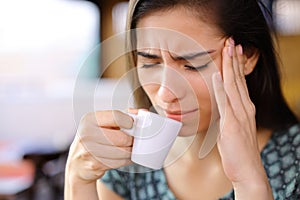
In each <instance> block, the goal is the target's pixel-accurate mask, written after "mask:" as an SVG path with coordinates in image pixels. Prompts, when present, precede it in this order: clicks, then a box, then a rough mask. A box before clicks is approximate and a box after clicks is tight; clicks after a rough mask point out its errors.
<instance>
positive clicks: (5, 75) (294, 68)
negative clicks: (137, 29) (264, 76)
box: [0, 0, 300, 200]
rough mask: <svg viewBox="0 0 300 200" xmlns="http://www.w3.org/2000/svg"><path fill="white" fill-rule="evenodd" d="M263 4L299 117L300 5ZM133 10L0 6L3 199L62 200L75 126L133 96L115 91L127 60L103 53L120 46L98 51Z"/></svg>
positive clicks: (68, 3)
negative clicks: (273, 27)
mask: <svg viewBox="0 0 300 200" xmlns="http://www.w3.org/2000/svg"><path fill="white" fill-rule="evenodd" d="M262 1H263V2H264V4H265V6H266V7H267V8H269V10H270V11H271V12H272V15H273V22H274V24H275V25H276V31H277V33H278V36H279V37H278V52H279V55H280V56H281V62H282V66H283V67H282V72H283V82H282V86H283V89H284V95H285V97H286V98H287V101H288V103H289V105H290V106H291V107H292V108H293V110H294V111H295V113H296V114H297V115H298V117H300V78H299V75H300V1H298V0H276V1H270V0H262ZM127 7H128V2H127V1H121V0H98V1H97V0H91V1H88V0H0V111H1V112H0V200H1V199H3V200H4V199H33V200H35V199H41V198H42V199H44V200H47V199H49V200H52V199H53V200H57V199H63V184H64V166H65V160H66V157H67V153H68V148H69V145H70V143H71V141H72V139H73V137H74V135H75V133H76V122H77V120H78V119H79V118H80V116H81V115H82V114H84V113H85V112H89V111H93V110H95V109H109V108H111V107H114V105H112V104H111V98H112V96H114V97H115V95H118V98H117V99H120V100H122V98H124V97H125V96H126V94H127V93H129V91H130V88H129V86H128V85H127V84H119V86H118V87H121V89H120V90H118V91H121V92H118V93H117V94H114V93H113V91H114V89H115V88H116V85H118V80H119V78H120V77H122V75H123V74H124V72H125V61H124V58H123V57H120V58H118V59H116V60H115V61H114V62H112V63H111V64H110V65H109V68H107V69H104V67H103V65H104V64H103V62H104V61H103V59H101V57H102V56H101V52H110V51H113V50H114V48H115V46H111V47H108V48H106V49H103V48H101V46H100V47H99V46H98V44H99V43H100V42H102V41H105V40H107V39H109V38H110V37H111V36H113V35H115V34H118V33H120V32H122V31H123V30H124V29H125V20H126V13H127ZM270 20H271V19H270ZM120 40H121V39H120ZM120 42H122V41H120ZM83 66H88V67H85V68H84V70H83ZM79 79H80V81H79ZM78 83H80V84H79V85H78ZM120 85H121V86H120ZM74 91H75V92H74ZM75 93H76V94H75ZM87 94H88V95H87ZM74 97H75V98H76V99H75V100H74ZM115 103H116V104H118V103H120V102H115ZM75 104H76V106H74V105H75ZM90 104H92V105H90ZM114 108H115V107H114Z"/></svg>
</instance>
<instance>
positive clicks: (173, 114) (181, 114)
mask: <svg viewBox="0 0 300 200" xmlns="http://www.w3.org/2000/svg"><path fill="white" fill-rule="evenodd" d="M197 110H198V109H194V110H188V111H169V110H164V113H165V115H166V117H168V118H171V119H174V120H176V121H182V120H183V118H185V117H187V116H188V115H189V114H191V113H194V112H196V111H197Z"/></svg>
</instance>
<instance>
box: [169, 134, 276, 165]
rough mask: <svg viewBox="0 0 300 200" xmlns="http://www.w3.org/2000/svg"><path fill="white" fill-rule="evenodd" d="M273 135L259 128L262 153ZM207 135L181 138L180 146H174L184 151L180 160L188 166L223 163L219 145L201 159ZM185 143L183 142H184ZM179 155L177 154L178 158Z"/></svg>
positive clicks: (259, 143)
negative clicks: (201, 150) (202, 147)
mask: <svg viewBox="0 0 300 200" xmlns="http://www.w3.org/2000/svg"><path fill="white" fill-rule="evenodd" d="M271 134H272V131H271V130H268V129H263V128H259V129H258V130H257V140H258V146H259V150H260V151H262V150H263V148H264V146H265V145H266V143H267V142H268V140H269V138H270V136H271ZM204 137H205V134H203V133H198V134H197V135H195V136H192V137H189V138H181V139H180V140H181V141H180V142H179V145H178V144H177V145H174V146H175V148H176V149H177V150H178V152H179V151H181V154H182V151H184V154H183V155H181V156H180V157H179V158H178V159H179V161H182V162H184V163H186V164H188V163H191V164H196V163H211V162H214V163H216V162H218V163H220V162H221V157H220V154H219V150H218V148H217V145H214V147H213V148H212V150H211V151H210V152H209V153H208V154H207V155H206V156H205V157H204V158H202V159H199V151H200V148H201V146H202V144H203V140H204ZM182 141H183V142H182ZM178 155H179V153H177V157H178Z"/></svg>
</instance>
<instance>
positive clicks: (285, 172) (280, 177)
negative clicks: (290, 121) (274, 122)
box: [262, 124, 300, 199]
mask: <svg viewBox="0 0 300 200" xmlns="http://www.w3.org/2000/svg"><path fill="white" fill-rule="evenodd" d="M262 161H263V163H264V166H265V169H266V172H267V175H268V177H269V181H270V184H271V187H272V190H273V193H274V197H275V199H280V198H281V197H284V198H287V197H292V196H293V195H299V193H300V191H299V184H300V182H299V181H300V177H299V171H300V124H297V125H294V126H291V127H290V128H288V129H286V130H281V131H277V132H275V133H273V135H272V137H271V139H270V141H269V142H268V144H267V145H266V147H265V149H264V150H263V152H262ZM276 197H277V198H276Z"/></svg>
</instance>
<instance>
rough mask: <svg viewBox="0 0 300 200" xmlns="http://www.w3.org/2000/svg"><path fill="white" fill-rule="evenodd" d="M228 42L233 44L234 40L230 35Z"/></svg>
mask: <svg viewBox="0 0 300 200" xmlns="http://www.w3.org/2000/svg"><path fill="white" fill-rule="evenodd" d="M229 43H230V44H231V45H232V46H234V40H233V39H232V37H230V38H229Z"/></svg>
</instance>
